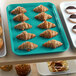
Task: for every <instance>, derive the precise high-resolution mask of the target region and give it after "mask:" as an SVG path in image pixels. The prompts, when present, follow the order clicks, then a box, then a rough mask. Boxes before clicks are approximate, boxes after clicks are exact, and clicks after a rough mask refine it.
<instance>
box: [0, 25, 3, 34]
mask: <svg viewBox="0 0 76 76" xmlns="http://www.w3.org/2000/svg"><path fill="white" fill-rule="evenodd" d="M2 33H3V30H2V27H1V26H0V35H2Z"/></svg>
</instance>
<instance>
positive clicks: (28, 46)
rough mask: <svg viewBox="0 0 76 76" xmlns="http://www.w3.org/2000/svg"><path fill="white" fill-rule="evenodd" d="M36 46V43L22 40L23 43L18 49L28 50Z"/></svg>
mask: <svg viewBox="0 0 76 76" xmlns="http://www.w3.org/2000/svg"><path fill="white" fill-rule="evenodd" d="M37 47H38V45H36V44H34V43H32V42H24V43H23V44H21V45H20V46H19V47H18V49H20V50H27V51H30V50H32V49H35V48H37Z"/></svg>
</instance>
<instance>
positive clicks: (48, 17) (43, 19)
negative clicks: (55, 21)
mask: <svg viewBox="0 0 76 76" xmlns="http://www.w3.org/2000/svg"><path fill="white" fill-rule="evenodd" d="M35 18H36V19H38V20H41V21H45V20H47V19H50V18H52V16H51V15H49V14H46V13H44V12H41V13H39V14H38V15H36V16H35Z"/></svg>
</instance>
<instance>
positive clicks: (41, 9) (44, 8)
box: [33, 5, 48, 12]
mask: <svg viewBox="0 0 76 76" xmlns="http://www.w3.org/2000/svg"><path fill="white" fill-rule="evenodd" d="M33 11H35V12H45V11H48V8H47V7H45V6H43V5H39V6H37V7H36V8H34V9H33Z"/></svg>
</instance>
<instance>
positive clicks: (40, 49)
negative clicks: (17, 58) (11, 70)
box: [6, 2, 69, 55]
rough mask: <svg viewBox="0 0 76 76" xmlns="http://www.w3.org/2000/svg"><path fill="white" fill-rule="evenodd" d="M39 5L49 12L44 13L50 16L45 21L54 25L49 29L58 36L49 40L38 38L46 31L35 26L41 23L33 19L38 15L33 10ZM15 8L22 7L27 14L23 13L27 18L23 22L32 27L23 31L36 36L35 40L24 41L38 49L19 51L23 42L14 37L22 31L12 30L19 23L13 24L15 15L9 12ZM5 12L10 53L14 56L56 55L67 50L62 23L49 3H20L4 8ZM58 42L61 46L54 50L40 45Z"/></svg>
mask: <svg viewBox="0 0 76 76" xmlns="http://www.w3.org/2000/svg"><path fill="white" fill-rule="evenodd" d="M39 5H43V6H45V7H47V8H48V9H49V10H48V11H46V12H45V13H47V14H50V15H51V16H52V18H51V19H48V20H47V21H49V22H52V23H54V24H55V25H56V27H55V28H51V30H54V31H57V32H58V35H57V36H55V37H53V38H50V39H46V38H42V37H40V36H39V35H40V33H42V32H43V31H45V30H46V29H40V28H38V27H37V26H38V25H39V24H40V23H42V21H39V20H37V19H35V18H34V17H35V16H36V15H37V14H39V13H36V12H34V11H33V9H34V8H35V7H37V6H39ZM17 6H22V7H24V8H25V9H26V10H27V12H26V13H24V14H25V15H26V16H27V17H29V20H27V21H25V22H26V23H29V24H30V25H32V28H31V29H28V30H25V31H27V32H29V33H33V34H35V35H36V37H35V38H33V39H30V40H26V41H30V42H33V43H35V44H37V45H38V48H36V49H34V50H31V51H29V52H27V51H26V50H19V49H18V46H19V45H21V44H22V43H23V42H26V41H23V40H18V39H17V38H16V36H17V35H18V34H20V33H21V32H22V31H21V30H16V29H15V28H14V26H15V25H17V24H18V23H19V22H15V21H14V20H13V17H14V16H15V15H13V14H11V11H12V10H13V9H14V8H16V7H17ZM6 11H7V19H8V26H9V32H10V40H11V46H12V51H13V52H14V53H15V54H16V55H32V54H45V53H56V52H64V51H66V50H67V49H68V48H69V43H68V40H67V37H66V35H65V32H64V29H63V26H62V23H61V21H60V18H59V15H58V12H57V10H56V7H55V5H54V4H52V3H49V2H42V3H22V4H11V5H8V6H7V8H6ZM52 39H55V40H58V41H60V42H62V43H63V45H62V46H60V47H58V48H56V49H51V48H45V47H43V46H42V44H44V43H45V42H47V41H49V40H52Z"/></svg>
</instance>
